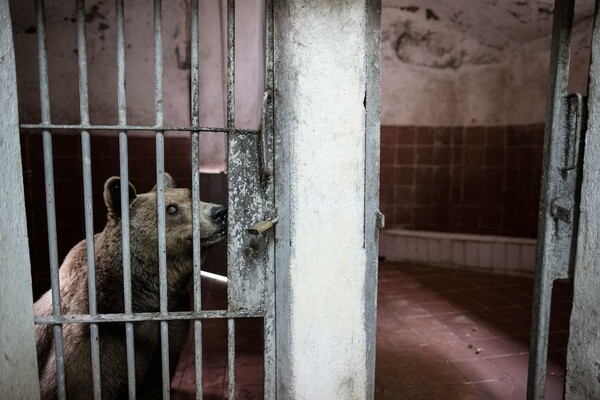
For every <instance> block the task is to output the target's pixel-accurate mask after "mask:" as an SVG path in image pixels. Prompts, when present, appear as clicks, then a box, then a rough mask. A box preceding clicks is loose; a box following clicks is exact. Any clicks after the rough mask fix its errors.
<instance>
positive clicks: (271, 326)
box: [261, 0, 277, 399]
mask: <svg viewBox="0 0 600 400" xmlns="http://www.w3.org/2000/svg"><path fill="white" fill-rule="evenodd" d="M269 49H271V51H270V50H269ZM272 49H273V0H265V92H270V93H271V96H270V97H269V98H270V99H271V100H270V101H269V102H268V103H267V105H266V107H265V110H264V112H263V117H264V118H263V121H261V123H262V129H263V135H262V137H263V140H264V138H266V137H268V136H269V135H270V136H271V137H273V100H272V99H273V95H272V93H273V84H274V82H273V80H274V76H273V51H272ZM262 146H263V147H262V153H263V156H264V157H266V155H267V154H268V152H267V151H266V150H267V149H266V148H265V146H267V143H263V144H262ZM268 162H269V161H268V160H266V159H263V163H264V165H263V169H268V168H267V163H268ZM271 165H272V164H271ZM263 179H264V178H263ZM266 288H267V292H268V293H270V295H267V296H265V308H266V315H265V318H264V321H263V323H264V331H263V332H264V333H263V335H264V336H263V341H264V350H263V351H264V356H263V357H264V359H263V393H264V397H265V399H274V398H275V397H276V393H277V382H276V374H275V368H276V354H275V276H274V271H267V274H266Z"/></svg>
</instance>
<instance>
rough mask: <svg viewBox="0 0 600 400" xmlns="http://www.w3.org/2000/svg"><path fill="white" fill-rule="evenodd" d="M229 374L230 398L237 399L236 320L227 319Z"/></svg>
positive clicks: (230, 399) (231, 399)
mask: <svg viewBox="0 0 600 400" xmlns="http://www.w3.org/2000/svg"><path fill="white" fill-rule="evenodd" d="M227 376H228V381H229V397H228V399H229V400H234V399H235V320H234V319H233V318H229V319H228V320H227Z"/></svg>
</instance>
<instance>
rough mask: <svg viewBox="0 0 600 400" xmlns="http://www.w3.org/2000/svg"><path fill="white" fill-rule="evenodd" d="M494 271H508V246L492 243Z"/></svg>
mask: <svg viewBox="0 0 600 400" xmlns="http://www.w3.org/2000/svg"><path fill="white" fill-rule="evenodd" d="M492 269H495V270H498V271H503V270H506V269H507V268H506V244H505V243H492Z"/></svg>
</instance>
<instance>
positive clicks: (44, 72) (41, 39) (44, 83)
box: [35, 0, 66, 400]
mask: <svg viewBox="0 0 600 400" xmlns="http://www.w3.org/2000/svg"><path fill="white" fill-rule="evenodd" d="M35 11H36V25H37V33H38V36H37V44H38V58H39V79H40V113H41V120H42V124H50V95H49V90H48V61H47V60H48V56H47V53H46V22H45V15H44V1H43V0H36V1H35ZM42 140H43V153H44V184H45V187H46V214H47V216H46V218H47V223H48V249H49V253H50V284H51V288H52V289H51V290H52V314H53V317H54V318H59V317H60V312H61V301H60V279H59V275H58V268H59V265H58V245H57V240H58V239H57V234H56V209H55V201H54V199H55V195H54V166H53V160H52V135H51V134H50V131H49V130H48V129H44V130H43V131H42ZM53 331H54V347H55V354H56V381H57V382H56V383H57V385H56V386H57V394H58V398H59V400H64V399H66V389H65V357H64V350H63V332H62V326H58V325H55V326H54V328H53Z"/></svg>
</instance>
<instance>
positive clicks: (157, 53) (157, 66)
mask: <svg viewBox="0 0 600 400" xmlns="http://www.w3.org/2000/svg"><path fill="white" fill-rule="evenodd" d="M162 57H163V56H162V1H161V0H154V70H155V78H154V79H155V85H156V86H155V97H154V98H155V102H154V104H155V108H156V125H157V126H161V125H162V124H163V59H162Z"/></svg>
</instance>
